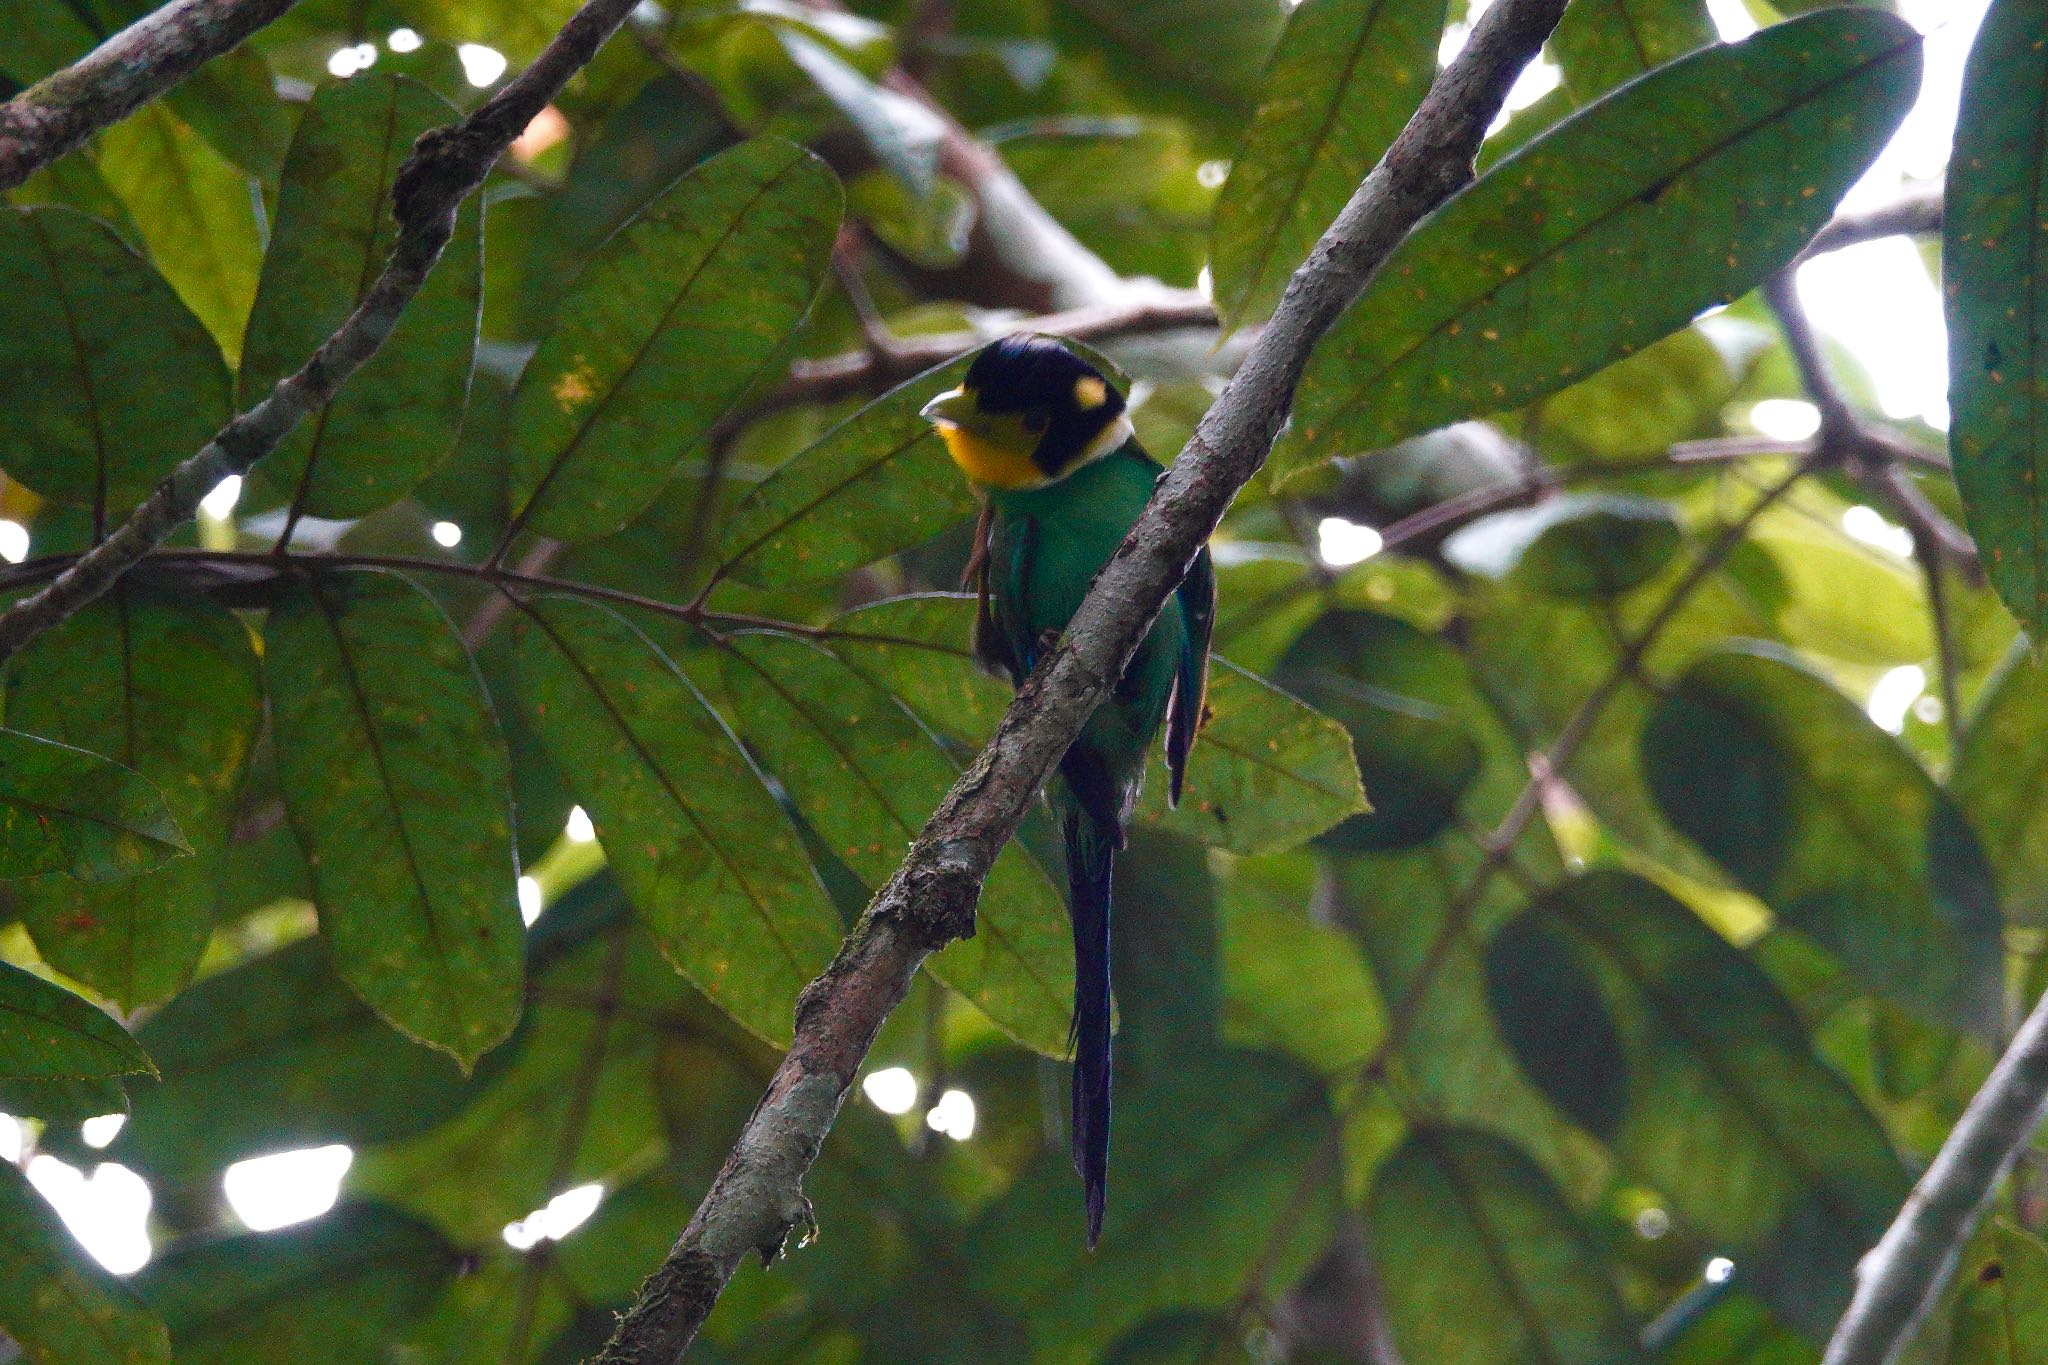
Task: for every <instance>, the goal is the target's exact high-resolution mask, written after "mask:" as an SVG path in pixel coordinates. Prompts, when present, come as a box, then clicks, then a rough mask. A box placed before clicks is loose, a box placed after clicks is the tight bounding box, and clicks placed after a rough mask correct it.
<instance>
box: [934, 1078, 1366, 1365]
mask: <svg viewBox="0 0 2048 1365" xmlns="http://www.w3.org/2000/svg"><path fill="white" fill-rule="evenodd" d="M1132 1070H1135V1068H1133V1069H1130V1070H1126V1071H1125V1072H1123V1073H1121V1074H1120V1076H1119V1081H1120V1082H1125V1081H1126V1078H1127V1077H1128V1078H1129V1080H1128V1083H1120V1084H1119V1086H1118V1090H1117V1137H1116V1153H1115V1157H1114V1159H1113V1160H1112V1162H1111V1170H1110V1188H1109V1212H1108V1216H1107V1217H1106V1218H1105V1219H1104V1221H1103V1227H1102V1241H1101V1243H1100V1245H1099V1246H1098V1247H1097V1248H1096V1249H1095V1251H1093V1252H1092V1253H1091V1252H1089V1251H1087V1250H1086V1249H1084V1247H1083V1243H1082V1237H1081V1191H1080V1185H1079V1181H1078V1180H1077V1179H1076V1177H1075V1176H1074V1173H1073V1170H1072V1168H1071V1167H1070V1166H1069V1165H1068V1162H1067V1156H1066V1153H1064V1152H1041V1153H1040V1154H1039V1156H1038V1159H1037V1160H1036V1161H1034V1162H1033V1163H1032V1164H1031V1165H1030V1166H1029V1167H1027V1168H1026V1169H1025V1172H1024V1174H1023V1175H1022V1176H1021V1177H1020V1178H1019V1179H1018V1182H1017V1184H1016V1185H1015V1186H1013V1187H1012V1188H1011V1189H1010V1191H1009V1192H1008V1193H1007V1194H1005V1195H1004V1196H1003V1197H1002V1198H1001V1199H999V1200H998V1201H996V1202H995V1203H994V1204H993V1205H991V1206H990V1207H989V1208H988V1209H987V1210H986V1211H985V1212H984V1213H983V1215H982V1217H981V1219H980V1220H979V1221H978V1222H977V1223H976V1224H975V1226H974V1227H973V1229H971V1230H970V1232H969V1234H968V1237H967V1246H966V1251H965V1259H966V1261H967V1264H968V1267H969V1268H968V1277H969V1281H970V1284H971V1286H972V1288H974V1289H975V1290H977V1291H978V1292H980V1293H982V1294H985V1295H987V1296H988V1297H989V1298H990V1299H991V1300H993V1301H995V1302H996V1303H997V1304H999V1305H1003V1306H1007V1307H1009V1308H1011V1309H1012V1310H1013V1311H1014V1312H1015V1313H1016V1314H1017V1316H1018V1317H1019V1318H1021V1319H1022V1320H1023V1321H1024V1322H1025V1323H1026V1324H1027V1326H1028V1330H1029V1332H1030V1337H1031V1342H1032V1346H1033V1348H1034V1350H1033V1354H1032V1357H1031V1358H1032V1359H1033V1360H1035V1361H1045V1362H1075V1363H1076V1365H1078V1362H1083V1361H1092V1360H1095V1359H1096V1358H1097V1357H1098V1356H1099V1355H1100V1353H1101V1350H1102V1348H1103V1347H1105V1346H1107V1345H1108V1344H1109V1343H1110V1342H1111V1341H1113V1340H1114V1339H1115V1338H1116V1337H1118V1336H1120V1335H1121V1334H1122V1333H1123V1332H1124V1331H1125V1330H1126V1329H1128V1328H1130V1327H1132V1326H1134V1325H1135V1324H1137V1323H1139V1322H1141V1321H1143V1320H1144V1319H1145V1318H1147V1317H1150V1316H1152V1315H1153V1314H1155V1313H1157V1312H1159V1311H1160V1310H1162V1309H1165V1308H1172V1307H1190V1308H1221V1307H1225V1306H1227V1305H1229V1304H1231V1303H1233V1302H1235V1300H1236V1299H1237V1297H1238V1295H1239V1294H1240V1293H1241V1292H1242V1291H1243V1289H1244V1286H1245V1284H1246V1283H1247V1279H1248V1277H1250V1276H1253V1275H1259V1276H1263V1283H1264V1284H1266V1285H1269V1286H1278V1285H1285V1284H1291V1283H1293V1282H1294V1280H1295V1278H1296V1277H1297V1276H1298V1275H1299V1274H1300V1273H1301V1272H1302V1271H1303V1270H1305V1269H1306V1268H1307V1266H1308V1264H1309V1262H1310V1261H1311V1260H1312V1259H1313V1258H1314V1256H1315V1255H1316V1254H1317V1253H1318V1252H1320V1251H1321V1250H1322V1249H1323V1248H1324V1247H1325V1246H1326V1245H1327V1244H1328V1238H1329V1235H1330V1230H1331V1228H1332V1226H1333V1221H1334V1219H1335V1216H1336V1213H1337V1205H1338V1202H1339V1201H1338V1197H1337V1190H1336V1187H1335V1181H1334V1179H1333V1176H1334V1163H1331V1165H1330V1167H1329V1168H1326V1169H1317V1166H1316V1163H1317V1159H1318V1153H1319V1152H1321V1151H1323V1150H1324V1149H1325V1147H1326V1145H1328V1144H1332V1143H1334V1141H1335V1132H1334V1127H1333V1125H1332V1123H1331V1120H1330V1116H1329V1109H1328V1106H1327V1102H1326V1101H1325V1099H1324V1097H1323V1091H1322V1087H1321V1086H1320V1085H1318V1084H1316V1083H1315V1082H1313V1081H1312V1080H1310V1079H1309V1078H1307V1077H1306V1076H1304V1075H1303V1073H1301V1072H1300V1071H1298V1070H1296V1069H1295V1068H1294V1067H1292V1066H1288V1065H1283V1064H1281V1062H1280V1061H1279V1060H1278V1059H1277V1058H1273V1057H1270V1056H1264V1055H1261V1054H1259V1053H1242V1052H1202V1051H1194V1052H1187V1051H1180V1052H1176V1053H1175V1055H1174V1061H1173V1065H1171V1066H1168V1067H1156V1068H1150V1069H1147V1070H1145V1071H1143V1072H1141V1073H1139V1074H1137V1075H1136V1076H1132V1074H1131V1072H1132ZM1262 1258H1263V1260H1262Z"/></svg>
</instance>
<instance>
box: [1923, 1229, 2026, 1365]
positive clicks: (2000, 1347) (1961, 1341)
mask: <svg viewBox="0 0 2048 1365" xmlns="http://www.w3.org/2000/svg"><path fill="white" fill-rule="evenodd" d="M1956 1283H1957V1287H1958V1291H1959V1292H1958V1293H1957V1295H1956V1308H1955V1315H1956V1316H1955V1327H1954V1335H1953V1336H1951V1337H1950V1339H1949V1357H1948V1358H1949V1360H1950V1361H1951V1362H1952V1365H2044V1362H2048V1246H2043V1245H2042V1244H2041V1239H2040V1238H2038V1237H2036V1236H2034V1235H2033V1234H2032V1233H2030V1232H2028V1231H2027V1230H2026V1229H2024V1228H2022V1227H2019V1226H2017V1225H2015V1224H2013V1223H2009V1222H2007V1221H2006V1220H2005V1219H2003V1218H2000V1219H1996V1220H1994V1221H1993V1222H1992V1224H1991V1226H1989V1227H1988V1228H1986V1229H1985V1230H1984V1231H1983V1233H1981V1234H1980V1235H1979V1236H1978V1238H1977V1240H1976V1243H1975V1244H1974V1245H1972V1246H1971V1248H1970V1250H1969V1252H1968V1253H1966V1254H1965V1255H1964V1256H1963V1259H1962V1264H1961V1265H1959V1266H1958V1267H1956Z"/></svg>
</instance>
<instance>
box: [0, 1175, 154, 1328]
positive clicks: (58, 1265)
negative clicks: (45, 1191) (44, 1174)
mask: <svg viewBox="0 0 2048 1365" xmlns="http://www.w3.org/2000/svg"><path fill="white" fill-rule="evenodd" d="M0 1246H5V1247H6V1248H7V1254H6V1255H5V1256H0V1328H5V1329H6V1333H7V1335H8V1336H10V1337H12V1338H13V1339H14V1342H15V1344H16V1345H18V1346H19V1347H21V1350H22V1353H23V1355H24V1356H25V1357H26V1358H27V1359H28V1361H29V1362H30V1365H75V1362H79V1361H87V1360H90V1361H104V1362H106V1365H156V1362H162V1365H170V1359H171V1343H170V1340H169V1338H168V1337H167V1336H166V1335H165V1333H164V1325H163V1323H161V1322H159V1321H157V1318H156V1315H155V1314H154V1313H152V1312H150V1311H149V1310H148V1309H147V1308H145V1307H143V1306H142V1304H141V1303H140V1302H138V1301H137V1300H136V1298H135V1296H134V1295H133V1294H131V1293H130V1292H129V1291H128V1289H127V1287H126V1286H125V1285H123V1284H122V1283H121V1282H120V1281H119V1280H117V1279H115V1278H114V1277H113V1276H112V1275H109V1274H108V1273H107V1272H106V1271H104V1270H102V1269H100V1268H99V1267H98V1266H97V1265H95V1264H93V1260H92V1257H90V1256H89V1255H87V1254H86V1251H85V1248H84V1247H81V1246H80V1245H79V1244H78V1243H77V1242H76V1241H74V1240H72V1237H71V1234H70V1233H69V1232H67V1231H66V1230H65V1228H64V1225H63V1224H62V1223H60V1222H58V1221H57V1214H56V1211H55V1210H53V1209H52V1208H51V1207H50V1206H49V1205H48V1204H46V1203H44V1202H43V1197H42V1196H41V1195H39V1194H37V1193H36V1192H35V1189H34V1187H32V1186H31V1185H30V1184H29V1183H28V1178H27V1177H26V1176H24V1175H23V1174H22V1173H21V1171H20V1169H19V1168H17V1167H16V1166H14V1165H13V1164H12V1163H11V1162H6V1161H0Z"/></svg>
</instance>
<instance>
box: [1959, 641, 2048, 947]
mask: <svg viewBox="0 0 2048 1365" xmlns="http://www.w3.org/2000/svg"><path fill="white" fill-rule="evenodd" d="M2044 773H2048V673H2044V672H2043V670H2042V667H2041V665H2040V663H2039V662H2038V661H2037V660H2036V659H2035V658H2034V656H2033V655H2032V654H2031V653H2028V652H2019V653H2016V654H2015V655H2014V656H2013V658H2012V659H2011V660H2010V661H2009V662H2008V663H2007V665H2006V667H2005V668H2004V670H2003V671H2001V672H2000V673H1999V674H1998V675H1997V676H1996V677H1994V678H1993V679H1992V680H1991V682H1990V683H1989V684H1987V685H1986V687H1985V689H1984V692H1983V695H1982V697H1981V698H1980V699H1979V701H1978V703H1977V709H1976V711H1975V712H1974V713H1972V715H1971V716H1970V723H1969V727H1968V728H1967V729H1966V730H1964V731H1963V741H1962V743H1961V745H1959V746H1958V747H1957V750H1956V756H1955V771H1954V772H1953V773H1951V774H1950V776H1949V791H1950V792H1951V793H1952V794H1953V795H1954V797H1955V799H1956V802H1957V804H1959V805H1960V806H1961V807H1962V808H1963V812H1964V814H1966V815H1968V816H1969V818H1970V826H1971V828H1972V829H1974V830H1976V831H1977V837H1978V838H1980V839H1982V840H1983V841H1984V855H1985V857H1986V858H1988V859H1989V860H1990V862H1991V867H1992V870H1993V871H1994V872H1995V873H1996V874H1997V882H1998V892H1999V898H2000V900H2001V902H2002V903H2003V905H2004V907H2005V913H2006V916H2007V918H2009V919H2011V920H2012V921H2014V922H2015V923H2019V924H2037V925H2038V924H2048V806H2044V805H2043V803H2042V802H2041V800H2040V799H2039V798H2040V787H2039V785H2038V783H2039V781H2040V779H2041V776H2042V775H2043V774H2044Z"/></svg>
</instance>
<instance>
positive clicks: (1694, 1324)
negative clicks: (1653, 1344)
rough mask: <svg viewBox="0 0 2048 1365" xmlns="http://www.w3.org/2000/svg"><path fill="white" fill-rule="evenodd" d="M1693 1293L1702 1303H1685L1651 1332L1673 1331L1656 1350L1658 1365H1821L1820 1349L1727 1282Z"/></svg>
mask: <svg viewBox="0 0 2048 1365" xmlns="http://www.w3.org/2000/svg"><path fill="white" fill-rule="evenodd" d="M1693 1293H1694V1294H1695V1295H1698V1296H1700V1299H1697V1300H1692V1301H1691V1302H1688V1301H1686V1300H1681V1301H1680V1303H1679V1304H1677V1305H1676V1306H1674V1307H1673V1308H1672V1309H1671V1311H1670V1312H1669V1313H1668V1314H1667V1315H1666V1316H1665V1317H1664V1318H1661V1319H1659V1320H1658V1322H1657V1323H1656V1324H1654V1325H1653V1326H1652V1327H1651V1328H1650V1329H1649V1331H1650V1332H1651V1333H1654V1332H1656V1330H1657V1328H1659V1327H1665V1326H1667V1325H1668V1327H1669V1329H1670V1331H1669V1332H1668V1333H1667V1334H1666V1337H1667V1339H1666V1340H1665V1342H1664V1343H1663V1344H1662V1345H1661V1347H1660V1348H1659V1349H1658V1351H1657V1355H1656V1359H1657V1361H1658V1365H1820V1351H1819V1349H1818V1348H1817V1347H1815V1346H1814V1344H1813V1343H1812V1342H1810V1341H1808V1340H1807V1339H1806V1338H1805V1337H1802V1336H1799V1335H1798V1334H1796V1333H1795V1332H1793V1331H1792V1329H1791V1328H1789V1327H1786V1326H1785V1325H1784V1324H1783V1323H1781V1322H1779V1321H1778V1320H1777V1319H1776V1318H1774V1317H1772V1316H1771V1310H1770V1309H1769V1308H1766V1307H1765V1306H1764V1304H1763V1302H1762V1301H1761V1300H1759V1299H1757V1298H1755V1297H1754V1296H1752V1295H1750V1294H1746V1293H1744V1292H1742V1291H1741V1290H1738V1289H1736V1288H1735V1287H1734V1286H1733V1285H1732V1284H1729V1283H1727V1282H1723V1283H1721V1284H1718V1285H1702V1286H1700V1288H1699V1289H1696V1290H1694V1291H1693ZM1709 1296H1710V1297H1709ZM1688 1299H1692V1296H1690V1295H1689V1296H1688ZM1700 1300H1704V1301H1703V1302H1702V1301H1700ZM1681 1317H1682V1319H1683V1320H1682V1321H1678V1322H1672V1321H1671V1319H1673V1318H1681ZM1647 1334H1648V1333H1646V1335H1647Z"/></svg>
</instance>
